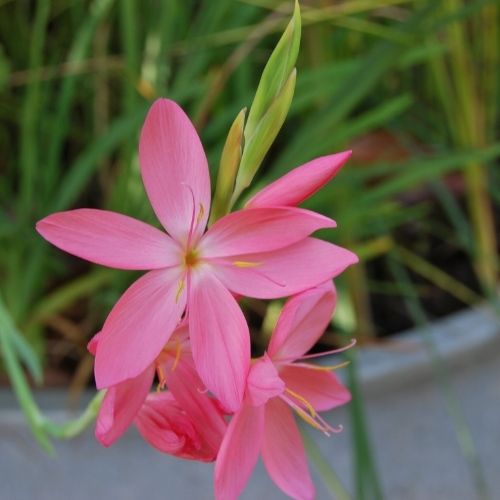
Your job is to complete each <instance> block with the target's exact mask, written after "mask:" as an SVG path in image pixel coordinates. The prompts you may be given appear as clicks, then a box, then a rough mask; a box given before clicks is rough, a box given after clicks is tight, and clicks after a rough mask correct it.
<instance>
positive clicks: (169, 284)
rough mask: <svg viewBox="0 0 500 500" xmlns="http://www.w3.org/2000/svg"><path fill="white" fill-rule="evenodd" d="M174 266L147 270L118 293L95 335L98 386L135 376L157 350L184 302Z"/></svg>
mask: <svg viewBox="0 0 500 500" xmlns="http://www.w3.org/2000/svg"><path fill="white" fill-rule="evenodd" d="M181 277H182V275H181V271H180V270H178V269H176V268H171V269H165V270H158V271H150V272H149V273H147V274H145V275H144V276H142V277H141V278H139V279H138V280H137V281H136V282H135V283H133V284H132V285H131V286H130V287H129V288H128V290H127V291H126V292H125V293H124V294H123V295H122V296H121V297H120V299H119V300H118V302H117V303H116V304H115V306H114V307H113V309H112V310H111V312H110V313H109V316H108V317H107V319H106V322H105V323H104V326H103V328H102V331H101V335H100V337H99V345H98V346H97V352H96V358H95V367H94V369H95V377H96V385H97V387H98V388H99V389H102V388H103V387H110V386H113V385H116V384H118V383H120V382H123V381H124V380H127V379H129V378H133V377H136V376H137V375H139V374H140V373H142V372H143V371H144V370H145V369H146V367H148V366H149V365H150V364H151V363H152V362H153V361H154V360H155V358H156V357H157V356H158V355H159V354H160V351H161V350H162V348H163V346H164V345H165V344H166V342H167V341H168V339H169V337H170V335H171V334H172V332H173V331H174V329H175V327H176V326H177V323H178V322H179V320H180V318H181V315H182V313H183V311H184V308H185V305H186V293H185V292H182V291H181V293H178V292H179V290H182V289H181V287H180V286H179V282H180V279H181Z"/></svg>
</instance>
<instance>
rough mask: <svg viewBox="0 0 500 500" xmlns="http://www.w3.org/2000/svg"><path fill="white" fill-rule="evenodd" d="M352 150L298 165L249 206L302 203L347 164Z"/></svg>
mask: <svg viewBox="0 0 500 500" xmlns="http://www.w3.org/2000/svg"><path fill="white" fill-rule="evenodd" d="M350 156H351V151H344V152H343V153H337V154H334V155H329V156H322V157H321V158H316V159H315V160H312V161H310V162H308V163H305V164H304V165H301V166H300V167H297V168H294V169H293V170H291V171H290V172H288V173H287V174H285V175H284V176H283V177H280V178H279V179H278V180H276V181H274V182H272V183H271V184H269V185H267V186H266V187H265V188H264V189H262V190H261V191H259V192H258V193H257V194H256V195H255V196H253V198H251V199H250V200H249V201H248V202H247V204H246V207H247V208H255V207H286V206H297V205H300V203H302V202H303V201H304V200H307V198H309V197H310V196H312V195H313V194H314V193H316V192H317V191H318V190H319V189H321V188H322V187H323V186H324V185H325V184H326V183H327V182H329V181H330V180H331V179H332V178H333V177H334V176H335V175H336V174H337V172H338V171H339V170H340V169H341V168H342V167H343V166H344V164H345V162H346V161H347V160H348V159H349V157H350Z"/></svg>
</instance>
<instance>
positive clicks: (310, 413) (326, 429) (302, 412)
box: [280, 387, 342, 436]
mask: <svg viewBox="0 0 500 500" xmlns="http://www.w3.org/2000/svg"><path fill="white" fill-rule="evenodd" d="M285 392H286V393H288V394H290V396H292V397H293V398H295V399H296V400H297V401H299V402H300V403H302V404H303V405H304V406H305V407H306V409H304V408H302V407H301V406H300V405H299V404H297V403H296V402H295V401H294V400H293V399H292V398H290V397H288V396H285V395H284V394H282V395H281V396H280V397H281V399H283V401H285V402H286V403H287V404H289V405H290V406H291V407H292V408H293V409H294V410H295V411H296V412H297V414H298V415H299V417H300V418H302V420H304V421H305V422H307V423H308V424H309V425H311V426H312V427H314V428H315V429H318V430H319V431H321V432H323V433H324V434H326V435H327V436H329V435H330V433H332V432H333V433H337V432H341V431H342V426H341V425H340V426H338V427H332V426H331V425H330V424H329V423H328V422H327V421H326V420H324V419H323V418H322V417H321V415H319V414H318V413H317V412H316V410H315V409H314V407H313V406H312V404H311V403H310V402H309V401H308V400H307V399H306V398H304V397H303V396H301V395H300V394H297V393H296V392H294V391H292V390H291V389H289V388H288V387H287V388H286V389H285ZM306 410H307V411H306Z"/></svg>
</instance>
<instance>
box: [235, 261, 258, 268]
mask: <svg viewBox="0 0 500 500" xmlns="http://www.w3.org/2000/svg"><path fill="white" fill-rule="evenodd" d="M260 264H261V263H260V262H247V261H245V260H235V261H234V262H233V265H234V266H236V267H243V268H245V267H257V266H260Z"/></svg>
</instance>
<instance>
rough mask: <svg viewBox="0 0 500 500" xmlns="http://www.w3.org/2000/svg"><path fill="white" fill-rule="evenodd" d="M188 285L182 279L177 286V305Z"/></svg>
mask: <svg viewBox="0 0 500 500" xmlns="http://www.w3.org/2000/svg"><path fill="white" fill-rule="evenodd" d="M185 285H186V282H185V281H184V280H183V279H182V280H180V281H179V283H178V284H177V292H176V294H175V303H176V304H177V303H178V302H179V298H180V296H181V293H182V291H183V290H184V286H185Z"/></svg>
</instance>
